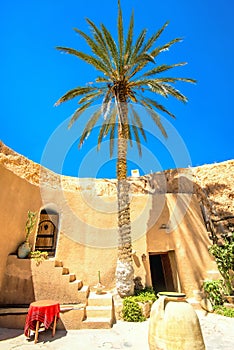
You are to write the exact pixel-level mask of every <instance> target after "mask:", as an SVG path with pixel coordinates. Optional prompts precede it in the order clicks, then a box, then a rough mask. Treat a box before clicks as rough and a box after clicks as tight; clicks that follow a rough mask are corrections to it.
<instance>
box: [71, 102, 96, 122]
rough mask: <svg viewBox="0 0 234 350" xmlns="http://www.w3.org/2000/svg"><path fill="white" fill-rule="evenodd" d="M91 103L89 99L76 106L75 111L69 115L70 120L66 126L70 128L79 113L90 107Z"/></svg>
mask: <svg viewBox="0 0 234 350" xmlns="http://www.w3.org/2000/svg"><path fill="white" fill-rule="evenodd" d="M91 104H92V101H89V102H87V103H85V104H83V106H81V107H79V108H77V110H76V111H75V113H73V115H72V117H71V120H70V122H69V124H68V128H70V127H71V126H72V125H73V124H74V122H75V121H76V120H77V119H78V118H79V117H80V116H81V114H82V113H83V112H84V111H85V110H86V109H87V108H88V107H90V106H91Z"/></svg>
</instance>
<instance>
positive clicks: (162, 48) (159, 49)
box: [150, 38, 182, 57]
mask: <svg viewBox="0 0 234 350" xmlns="http://www.w3.org/2000/svg"><path fill="white" fill-rule="evenodd" d="M181 41H182V38H175V39H173V40H171V41H169V42H168V43H166V44H164V45H163V46H159V47H156V48H155V49H154V50H153V51H152V52H151V53H150V54H151V55H152V56H153V57H156V56H157V55H158V54H160V53H161V52H163V51H167V50H169V48H170V47H171V46H172V45H174V44H176V43H179V42H181Z"/></svg>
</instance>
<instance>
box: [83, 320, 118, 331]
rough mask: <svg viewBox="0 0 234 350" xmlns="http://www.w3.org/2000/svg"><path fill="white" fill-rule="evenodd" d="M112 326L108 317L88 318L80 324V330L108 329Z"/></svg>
mask: <svg viewBox="0 0 234 350" xmlns="http://www.w3.org/2000/svg"><path fill="white" fill-rule="evenodd" d="M112 326H113V322H112V320H111V319H110V318H108V317H95V318H92V317H89V318H87V319H86V320H84V321H83V322H82V323H81V328H82V329H108V328H111V327H112Z"/></svg>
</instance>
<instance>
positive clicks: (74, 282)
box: [69, 279, 83, 290]
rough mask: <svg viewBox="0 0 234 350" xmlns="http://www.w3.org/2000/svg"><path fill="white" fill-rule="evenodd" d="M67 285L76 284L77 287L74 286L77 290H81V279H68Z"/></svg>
mask: <svg viewBox="0 0 234 350" xmlns="http://www.w3.org/2000/svg"><path fill="white" fill-rule="evenodd" d="M69 285H76V286H77V287H75V288H76V289H77V290H81V288H82V287H83V281H82V280H77V279H75V280H73V281H70V284H69Z"/></svg>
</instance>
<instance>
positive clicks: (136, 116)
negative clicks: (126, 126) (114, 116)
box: [130, 105, 146, 141]
mask: <svg viewBox="0 0 234 350" xmlns="http://www.w3.org/2000/svg"><path fill="white" fill-rule="evenodd" d="M130 110H131V113H132V122H133V124H134V125H136V126H137V128H138V129H139V130H140V132H141V135H142V136H143V138H144V140H145V141H146V134H145V131H144V128H143V124H142V122H141V118H140V117H139V114H138V113H137V111H136V110H135V108H134V107H133V106H132V105H131V106H130Z"/></svg>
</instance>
